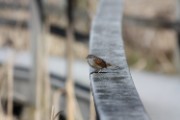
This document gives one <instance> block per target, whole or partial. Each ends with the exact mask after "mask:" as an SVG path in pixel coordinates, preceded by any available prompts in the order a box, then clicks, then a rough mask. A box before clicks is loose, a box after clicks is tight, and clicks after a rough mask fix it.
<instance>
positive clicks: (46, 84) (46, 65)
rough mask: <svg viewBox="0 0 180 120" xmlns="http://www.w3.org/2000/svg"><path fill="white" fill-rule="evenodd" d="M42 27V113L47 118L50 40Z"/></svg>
mask: <svg viewBox="0 0 180 120" xmlns="http://www.w3.org/2000/svg"><path fill="white" fill-rule="evenodd" d="M45 32H46V30H45V28H44V31H43V35H44V36H45V37H44V38H45V43H44V52H43V53H44V64H43V68H44V69H43V70H44V76H45V81H44V96H43V97H44V107H45V109H44V114H45V119H46V120H49V118H50V111H51V110H50V104H51V99H50V98H51V96H50V95H51V83H50V77H49V71H48V70H49V67H48V56H49V49H50V42H49V41H48V39H47V37H46V34H47V32H46V33H45Z"/></svg>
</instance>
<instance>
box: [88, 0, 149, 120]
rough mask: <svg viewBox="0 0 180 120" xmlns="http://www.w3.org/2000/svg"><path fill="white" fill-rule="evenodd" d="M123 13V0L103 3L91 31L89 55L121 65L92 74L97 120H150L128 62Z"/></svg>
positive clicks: (102, 1)
mask: <svg viewBox="0 0 180 120" xmlns="http://www.w3.org/2000/svg"><path fill="white" fill-rule="evenodd" d="M122 11H123V0H101V2H100V5H99V7H98V12H97V15H96V17H95V19H94V21H93V25H92V29H91V34H90V54H93V55H96V56H99V57H101V58H103V59H104V60H106V61H107V62H109V63H111V64H112V65H117V66H119V69H114V70H112V69H108V68H107V69H104V70H103V72H99V73H93V74H90V80H91V87H92V93H93V97H94V102H95V108H96V112H97V119H98V120H148V119H149V118H148V116H147V114H146V112H145V109H144V107H143V105H142V102H141V100H140V98H139V95H138V93H137V90H136V88H135V86H134V83H133V80H132V77H131V74H130V72H129V68H128V65H127V62H126V57H125V52H124V46H123V39H122V32H121V27H122V13H123V12H122ZM91 73H92V71H91Z"/></svg>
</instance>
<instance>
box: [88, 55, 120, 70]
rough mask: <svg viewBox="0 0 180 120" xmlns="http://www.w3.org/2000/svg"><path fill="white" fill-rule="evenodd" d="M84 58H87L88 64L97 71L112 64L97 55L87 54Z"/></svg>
mask: <svg viewBox="0 0 180 120" xmlns="http://www.w3.org/2000/svg"><path fill="white" fill-rule="evenodd" d="M86 59H87V62H88V64H89V66H91V67H92V68H94V69H95V70H96V71H98V73H99V72H101V70H102V69H104V68H108V67H109V66H112V65H111V64H110V63H107V62H106V61H105V60H103V59H102V58H100V57H97V56H95V55H92V54H90V55H88V56H87V57H86ZM116 67H118V66H116Z"/></svg>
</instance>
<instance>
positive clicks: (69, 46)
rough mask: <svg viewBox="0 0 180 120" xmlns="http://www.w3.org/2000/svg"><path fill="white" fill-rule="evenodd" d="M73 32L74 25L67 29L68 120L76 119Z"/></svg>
mask: <svg viewBox="0 0 180 120" xmlns="http://www.w3.org/2000/svg"><path fill="white" fill-rule="evenodd" d="M73 40H74V38H73V33H72V27H69V28H68V30H67V47H66V49H67V50H66V51H67V80H66V93H67V120H75V116H74V112H75V110H74V109H75V103H74V102H75V100H74V99H75V95H74V81H73V77H72V74H73V73H72V62H73V51H72V48H73V46H72V45H73Z"/></svg>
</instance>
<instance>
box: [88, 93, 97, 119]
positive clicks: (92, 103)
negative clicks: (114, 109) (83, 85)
mask: <svg viewBox="0 0 180 120" xmlns="http://www.w3.org/2000/svg"><path fill="white" fill-rule="evenodd" d="M89 118H90V120H96V112H95V108H94V100H93V96H92V93H90V117H89Z"/></svg>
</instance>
